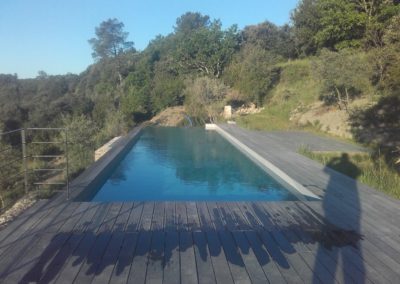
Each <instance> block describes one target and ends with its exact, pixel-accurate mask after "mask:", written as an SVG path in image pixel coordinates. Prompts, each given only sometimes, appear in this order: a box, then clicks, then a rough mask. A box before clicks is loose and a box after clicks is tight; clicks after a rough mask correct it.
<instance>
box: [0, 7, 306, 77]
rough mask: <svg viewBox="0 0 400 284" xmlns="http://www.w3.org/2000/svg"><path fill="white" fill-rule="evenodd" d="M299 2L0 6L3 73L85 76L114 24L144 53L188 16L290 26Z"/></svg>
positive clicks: (228, 22)
mask: <svg viewBox="0 0 400 284" xmlns="http://www.w3.org/2000/svg"><path fill="white" fill-rule="evenodd" d="M297 2H298V0H280V1H278V0H246V1H243V0H141V1H137V0H114V1H112V0H0V73H6V74H14V73H16V74H18V78H34V77H36V76H37V74H38V71H40V70H43V71H45V72H46V73H47V74H49V75H57V74H66V73H76V74H79V73H80V72H82V71H84V70H85V69H86V68H87V66H88V65H90V64H92V63H93V59H92V56H91V53H92V50H91V47H90V45H89V43H88V40H89V39H90V38H92V37H94V36H95V33H94V32H95V27H96V26H98V25H99V24H100V23H101V22H102V21H104V20H107V19H109V18H117V19H118V20H119V21H122V22H123V23H124V24H125V31H127V32H129V37H128V40H129V41H133V42H134V43H135V48H136V49H138V50H143V49H144V48H145V47H146V46H147V44H148V43H149V41H150V40H152V39H154V38H155V36H157V35H159V34H161V35H167V34H169V33H171V32H172V31H173V27H174V25H175V22H176V19H177V18H178V17H179V16H181V15H182V14H184V13H185V12H188V11H191V12H200V13H202V14H203V15H209V16H210V18H211V19H220V20H221V21H222V24H223V27H224V28H226V27H229V26H231V25H233V24H237V25H238V26H239V28H243V27H245V26H247V25H252V24H257V23H261V22H263V21H265V20H268V21H271V22H273V23H275V24H277V25H282V24H285V23H288V22H289V18H290V12H291V11H292V10H293V9H294V8H295V7H296V4H297Z"/></svg>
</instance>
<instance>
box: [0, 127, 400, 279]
mask: <svg viewBox="0 0 400 284" xmlns="http://www.w3.org/2000/svg"><path fill="white" fill-rule="evenodd" d="M222 127H223V128H224V129H225V130H226V131H228V132H229V133H230V134H232V135H234V136H235V137H236V138H237V139H240V141H242V142H243V143H246V144H247V145H248V146H251V147H252V148H253V149H254V150H255V151H257V152H258V153H259V154H260V155H262V156H264V157H265V158H268V159H269V160H270V161H271V162H272V163H274V164H275V165H277V166H278V167H280V168H281V169H284V170H285V172H287V174H288V175H289V176H291V177H293V178H295V179H296V180H297V181H299V182H300V183H302V184H303V185H304V186H307V188H309V189H310V190H312V191H313V192H314V193H315V194H317V195H318V196H320V197H321V198H322V200H321V201H309V202H301V201H295V202H126V203H93V202H62V201H60V199H55V200H52V201H39V202H37V203H36V204H35V205H34V206H33V207H31V208H30V209H28V210H27V211H26V212H25V213H24V214H23V215H21V216H20V217H19V218H17V219H16V220H15V221H14V222H12V223H11V224H9V225H8V226H7V227H6V228H5V229H3V230H2V231H0V282H2V283H37V282H39V283H72V282H74V283H268V282H269V283H398V279H400V245H399V243H400V242H399V241H400V226H399V223H400V218H399V217H400V216H399V215H400V212H399V204H400V202H398V201H397V200H393V199H391V198H388V197H386V196H385V195H383V194H381V193H379V192H376V191H375V190H373V189H371V188H368V187H366V186H363V185H361V184H359V183H356V182H355V181H354V180H351V179H349V178H347V177H345V176H343V175H341V174H339V173H336V172H334V171H332V170H329V169H325V168H324V167H323V166H321V165H319V164H318V163H315V162H313V161H311V160H309V159H307V158H304V157H302V156H300V155H298V154H296V153H295V152H294V151H293V150H290V149H289V148H288V147H285V145H282V144H279V145H277V144H276V143H271V142H270V141H269V140H268V138H267V137H266V136H263V133H258V132H252V131H246V130H243V129H240V128H237V127H232V126H222Z"/></svg>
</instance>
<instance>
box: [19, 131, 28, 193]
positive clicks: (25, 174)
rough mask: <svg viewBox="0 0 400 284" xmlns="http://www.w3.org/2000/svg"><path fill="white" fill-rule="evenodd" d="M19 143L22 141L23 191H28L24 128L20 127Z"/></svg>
mask: <svg viewBox="0 0 400 284" xmlns="http://www.w3.org/2000/svg"><path fill="white" fill-rule="evenodd" d="M21 143H22V160H23V164H24V186H25V193H28V191H29V190H28V161H27V156H26V137H25V128H23V129H21Z"/></svg>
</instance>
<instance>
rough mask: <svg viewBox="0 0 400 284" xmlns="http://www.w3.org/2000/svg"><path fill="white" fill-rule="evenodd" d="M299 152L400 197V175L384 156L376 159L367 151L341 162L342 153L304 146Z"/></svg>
mask: <svg viewBox="0 0 400 284" xmlns="http://www.w3.org/2000/svg"><path fill="white" fill-rule="evenodd" d="M298 152H299V153H300V154H302V155H304V156H306V157H308V158H310V159H312V160H315V161H318V162H320V163H321V164H323V165H328V166H329V167H330V168H332V169H334V170H336V171H338V172H341V173H343V174H345V175H347V176H350V177H353V178H355V179H357V180H358V181H360V182H362V183H364V184H366V185H369V186H371V187H373V188H376V189H378V190H380V191H382V192H385V193H386V194H388V195H390V196H392V197H394V198H397V199H400V175H399V174H398V173H397V172H396V171H395V170H393V169H391V168H390V167H389V166H388V165H387V164H386V163H385V161H384V159H383V157H378V158H377V159H376V158H373V157H371V155H370V154H367V153H366V154H352V155H349V162H347V163H341V162H337V161H340V160H341V157H342V153H316V152H312V151H310V150H309V149H308V148H304V147H302V148H300V149H299V151H298ZM354 165H355V166H356V168H355V167H354Z"/></svg>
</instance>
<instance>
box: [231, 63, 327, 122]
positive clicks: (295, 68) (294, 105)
mask: <svg viewBox="0 0 400 284" xmlns="http://www.w3.org/2000/svg"><path fill="white" fill-rule="evenodd" d="M278 66H279V67H280V68H281V72H280V78H279V82H277V84H276V85H275V86H274V87H273V88H272V89H271V90H270V93H269V96H270V100H269V101H268V103H267V104H266V105H265V107H264V110H262V111H261V112H260V113H258V114H252V115H247V116H242V117H240V118H238V119H237V121H238V123H239V125H240V126H242V127H246V128H251V129H257V130H282V129H285V130H290V129H299V126H298V125H297V124H296V122H295V121H293V120H291V119H290V118H291V115H292V113H293V111H294V110H296V109H297V110H301V109H302V108H305V107H306V106H307V105H308V104H311V103H312V102H314V101H315V100H318V97H319V95H320V93H321V89H322V86H321V82H320V81H319V80H317V79H316V78H315V76H314V74H313V73H314V72H313V65H312V63H311V60H309V59H302V60H295V61H291V62H287V63H279V64H278ZM302 129H303V128H302ZM311 130H312V129H311Z"/></svg>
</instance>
